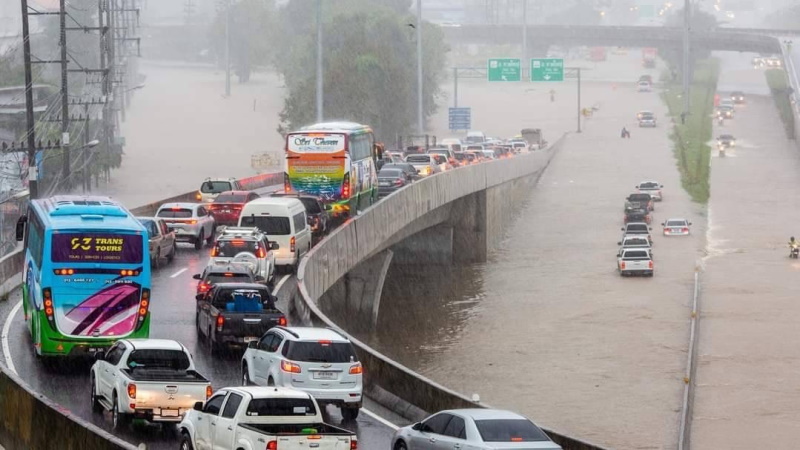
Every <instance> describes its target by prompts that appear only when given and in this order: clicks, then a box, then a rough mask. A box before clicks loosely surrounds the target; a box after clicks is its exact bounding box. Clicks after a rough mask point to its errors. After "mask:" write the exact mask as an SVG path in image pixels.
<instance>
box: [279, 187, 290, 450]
mask: <svg viewBox="0 0 800 450" xmlns="http://www.w3.org/2000/svg"><path fill="white" fill-rule="evenodd" d="M283 192H286V193H287V194H288V193H289V192H292V182H291V181H290V180H289V174H288V173H286V172H284V173H283ZM276 445H277V442H276Z"/></svg>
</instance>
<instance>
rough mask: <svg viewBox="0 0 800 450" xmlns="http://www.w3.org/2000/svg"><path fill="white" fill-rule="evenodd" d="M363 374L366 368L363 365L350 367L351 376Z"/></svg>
mask: <svg viewBox="0 0 800 450" xmlns="http://www.w3.org/2000/svg"><path fill="white" fill-rule="evenodd" d="M362 373H364V367H363V366H362V365H361V363H358V364H356V365H353V366H350V375H361V374H362Z"/></svg>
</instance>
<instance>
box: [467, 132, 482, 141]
mask: <svg viewBox="0 0 800 450" xmlns="http://www.w3.org/2000/svg"><path fill="white" fill-rule="evenodd" d="M484 142H486V135H485V134H484V133H483V131H477V130H473V131H470V132H468V133H467V144H483V143H484Z"/></svg>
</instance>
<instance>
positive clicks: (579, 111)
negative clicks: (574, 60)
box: [577, 67, 581, 133]
mask: <svg viewBox="0 0 800 450" xmlns="http://www.w3.org/2000/svg"><path fill="white" fill-rule="evenodd" d="M577 69H578V133H580V132H581V68H580V67H577Z"/></svg>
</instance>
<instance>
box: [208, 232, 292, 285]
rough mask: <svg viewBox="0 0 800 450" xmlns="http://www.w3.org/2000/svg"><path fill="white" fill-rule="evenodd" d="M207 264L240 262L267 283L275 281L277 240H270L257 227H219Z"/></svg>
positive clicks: (270, 283)
mask: <svg viewBox="0 0 800 450" xmlns="http://www.w3.org/2000/svg"><path fill="white" fill-rule="evenodd" d="M219 231H220V233H219V234H218V235H217V242H216V243H215V244H214V248H213V250H211V258H210V259H209V260H208V264H209V265H212V264H228V263H231V262H233V263H242V264H245V265H247V266H248V267H249V268H250V270H251V271H252V272H253V273H254V274H255V275H256V276H258V277H261V278H262V279H263V282H264V283H266V284H267V285H272V283H273V281H275V252H273V250H277V249H278V248H279V246H278V243H277V242H270V241H269V239H268V238H267V235H266V234H264V233H263V232H262V231H261V230H259V229H258V228H255V227H252V228H246V227H220V230H219Z"/></svg>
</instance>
